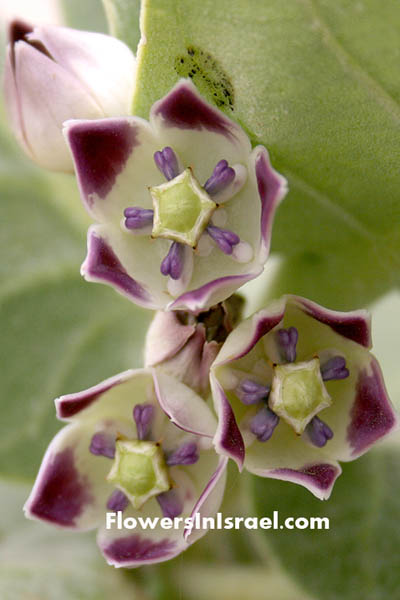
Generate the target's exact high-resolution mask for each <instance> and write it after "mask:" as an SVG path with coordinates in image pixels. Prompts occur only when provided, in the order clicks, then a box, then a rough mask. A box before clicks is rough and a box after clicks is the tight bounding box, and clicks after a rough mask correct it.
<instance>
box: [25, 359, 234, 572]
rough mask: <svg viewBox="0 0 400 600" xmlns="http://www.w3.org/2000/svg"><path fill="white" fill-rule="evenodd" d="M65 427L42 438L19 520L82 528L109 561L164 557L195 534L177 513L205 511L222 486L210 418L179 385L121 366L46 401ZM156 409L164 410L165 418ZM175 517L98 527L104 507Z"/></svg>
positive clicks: (210, 510)
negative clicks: (176, 524)
mask: <svg viewBox="0 0 400 600" xmlns="http://www.w3.org/2000/svg"><path fill="white" fill-rule="evenodd" d="M56 407H57V415H58V417H59V418H60V419H61V420H63V421H67V422H69V424H68V425H67V426H66V427H65V428H64V429H62V430H61V431H60V432H59V433H58V434H57V435H56V437H55V438H54V439H53V441H52V442H51V444H50V446H49V448H48V450H47V452H46V454H45V457H44V459H43V462H42V466H41V468H40V471H39V474H38V477H37V480H36V483H35V486H34V488H33V490H32V492H31V495H30V497H29V499H28V500H27V503H26V505H25V513H26V516H27V517H29V518H33V519H40V520H42V521H46V522H48V523H51V524H53V525H56V526H59V527H64V528H67V529H71V530H76V531H83V530H88V529H93V528H98V529H99V532H98V544H99V546H100V549H101V551H102V553H103V554H104V556H105V558H106V559H107V561H108V562H109V563H110V564H112V565H114V566H116V567H136V566H140V565H143V564H150V563H154V562H160V561H165V560H169V559H170V558H173V557H174V556H177V555H178V554H180V553H181V552H183V551H184V550H185V549H186V548H187V547H188V546H189V545H190V544H191V543H193V542H194V541H195V540H196V539H198V538H199V537H201V536H202V535H204V533H205V530H200V529H194V530H190V528H189V529H187V528H186V529H185V528H184V526H183V525H184V519H185V518H189V517H192V518H193V517H194V516H195V514H197V513H199V514H200V515H201V516H213V515H214V514H215V513H216V511H217V510H218V508H219V505H220V503H221V500H222V496H223V492H224V487H225V473H226V462H227V459H226V458H225V457H222V458H221V457H218V456H217V455H216V453H215V451H214V448H213V446H212V437H213V435H214V433H215V428H216V421H215V417H214V415H213V414H212V412H211V410H210V409H209V408H208V406H207V405H206V403H205V402H204V401H203V400H202V399H201V398H200V397H198V396H196V394H194V393H193V392H192V391H191V390H190V389H189V388H187V387H186V386H185V385H184V384H182V383H180V382H179V381H175V380H174V379H173V378H172V377H170V376H169V375H167V374H165V373H158V372H157V371H156V370H154V369H141V370H136V371H132V370H130V371H126V372H124V373H121V374H120V375H117V376H116V377H113V378H111V379H108V380H106V381H104V382H103V383H101V384H99V385H97V386H95V387H93V388H90V389H88V390H86V391H84V392H80V393H77V394H70V395H68V396H62V397H61V398H58V399H57V400H56ZM166 414H167V415H168V416H166ZM107 511H108V512H110V511H112V512H118V511H122V512H123V516H124V518H125V517H133V518H137V517H138V516H142V517H151V518H154V517H160V518H162V517H168V518H170V519H173V518H175V517H176V518H181V519H182V527H180V528H177V529H170V530H165V529H162V527H161V525H160V523H159V522H158V524H157V526H156V527H155V528H154V529H151V528H149V529H139V530H135V531H134V532H130V531H128V530H124V529H116V528H111V529H107V528H106V512H107Z"/></svg>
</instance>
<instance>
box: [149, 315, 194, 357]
mask: <svg viewBox="0 0 400 600" xmlns="http://www.w3.org/2000/svg"><path fill="white" fill-rule="evenodd" d="M195 331H196V327H195V326H194V325H183V324H182V323H181V322H180V321H179V319H178V316H177V314H176V312H164V311H161V310H160V311H157V312H156V314H155V316H154V319H153V320H152V322H151V324H150V327H149V329H148V331H147V334H146V344H145V350H144V356H145V358H144V363H145V365H146V366H149V367H152V366H154V365H156V364H157V363H160V362H163V361H165V360H168V359H169V358H172V357H173V356H174V355H175V354H176V353H177V352H178V351H179V350H180V349H181V348H182V347H183V346H184V345H185V344H186V342H187V341H188V340H189V338H190V337H191V336H192V335H193V334H194V332H195Z"/></svg>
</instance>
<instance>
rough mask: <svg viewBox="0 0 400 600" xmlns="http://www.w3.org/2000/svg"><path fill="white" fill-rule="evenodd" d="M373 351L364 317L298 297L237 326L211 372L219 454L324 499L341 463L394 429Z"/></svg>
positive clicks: (363, 313)
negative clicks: (217, 422)
mask: <svg viewBox="0 0 400 600" xmlns="http://www.w3.org/2000/svg"><path fill="white" fill-rule="evenodd" d="M370 347H371V336H370V318H369V314H368V313H367V311H363V310H360V311H353V312H336V311H332V310H328V309H326V308H323V307H321V306H319V305H318V304H315V303H313V302H311V301H309V300H306V299H304V298H300V297H296V296H290V295H288V296H284V297H283V298H282V299H280V300H277V301H274V302H272V303H271V304H270V305H269V306H268V307H267V308H265V309H264V310H261V311H259V312H257V313H256V314H254V315H253V316H252V317H250V318H248V319H246V320H245V321H243V322H242V323H240V325H239V326H238V327H237V328H236V329H235V330H234V331H233V332H232V333H231V334H230V335H229V336H228V338H227V340H226V342H225V344H224V345H223V346H222V348H221V350H220V352H219V354H218V357H217V359H216V361H215V362H214V364H213V366H212V367H211V387H212V390H213V396H214V402H215V407H216V410H217V413H218V415H219V425H218V430H217V433H216V436H215V438H214V443H215V447H216V450H217V452H219V453H221V454H222V455H224V456H228V457H231V458H233V459H234V460H235V461H236V462H237V464H238V466H239V468H240V469H241V468H242V467H243V466H244V467H245V468H246V469H248V470H249V471H250V472H251V473H254V474H255V475H260V476H262V477H272V478H276V479H283V480H288V481H293V482H295V483H299V484H301V485H303V486H305V487H306V488H308V489H309V490H310V491H311V492H312V493H313V494H315V495H316V496H317V497H318V498H321V499H326V498H328V497H329V495H330V493H331V490H332V487H333V484H334V482H335V480H336V478H337V477H338V476H339V475H340V473H341V468H340V465H339V462H338V461H351V460H354V459H355V458H357V457H358V456H360V455H362V454H363V453H364V452H366V451H367V450H368V449H369V448H370V447H371V446H372V445H373V444H375V442H377V441H379V440H380V439H382V438H383V437H384V436H386V435H387V434H388V433H389V432H391V431H392V430H393V429H394V428H395V426H396V425H397V417H396V415H395V412H394V409H393V407H392V405H391V403H390V400H389V398H388V396H387V393H386V389H385V385H384V382H383V378H382V373H381V371H380V368H379V365H378V363H377V361H376V359H375V358H374V357H373V356H372V354H371V353H370V352H369V349H370Z"/></svg>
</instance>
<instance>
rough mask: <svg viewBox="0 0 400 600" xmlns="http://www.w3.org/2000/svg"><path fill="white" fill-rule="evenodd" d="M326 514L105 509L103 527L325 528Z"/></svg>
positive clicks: (189, 528)
mask: <svg viewBox="0 0 400 600" xmlns="http://www.w3.org/2000/svg"><path fill="white" fill-rule="evenodd" d="M329 525H330V523H329V518H328V517H286V518H284V519H282V521H280V519H279V512H278V511H277V510H274V511H273V513H272V517H271V518H270V517H224V516H223V515H222V513H220V512H218V513H217V514H216V515H215V517H202V516H201V515H200V514H199V513H196V515H195V516H194V517H186V518H183V517H175V518H174V519H170V518H169V517H125V518H124V517H123V514H122V512H121V511H119V512H107V513H106V528H107V529H113V528H116V529H155V528H156V527H158V526H159V527H161V528H162V529H181V528H183V529H185V530H188V531H191V530H192V529H241V528H245V529H275V530H276V529H329Z"/></svg>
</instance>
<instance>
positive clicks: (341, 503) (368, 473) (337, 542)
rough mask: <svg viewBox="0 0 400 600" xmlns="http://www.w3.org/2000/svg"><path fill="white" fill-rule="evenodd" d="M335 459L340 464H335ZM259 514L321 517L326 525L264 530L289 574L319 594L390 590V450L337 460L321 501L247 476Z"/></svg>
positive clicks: (395, 476)
mask: <svg viewBox="0 0 400 600" xmlns="http://www.w3.org/2000/svg"><path fill="white" fill-rule="evenodd" d="M342 466H343V465H342ZM253 485H254V487H253V491H254V503H255V508H256V513H257V514H258V515H259V516H260V517H263V516H268V517H270V516H272V514H273V511H274V510H278V511H279V522H280V523H281V524H282V523H283V522H284V519H286V518H287V517H294V518H297V517H306V518H307V519H310V518H311V517H328V518H329V520H330V529H329V530H317V529H314V530H312V529H303V530H300V529H285V530H275V531H272V530H270V531H268V530H265V531H264V532H263V533H264V539H265V540H266V542H267V543H268V544H271V545H272V548H273V550H275V551H276V553H277V555H278V556H279V558H280V560H281V562H282V565H283V566H284V567H285V568H286V569H287V571H288V573H289V574H292V575H294V576H295V577H296V578H297V580H298V582H299V583H301V584H302V585H303V587H304V588H305V589H306V590H308V591H309V592H311V593H313V594H315V595H316V597H318V598H323V599H324V600H337V599H338V598H341V599H342V600H387V598H394V597H396V594H397V593H398V589H399V585H400V576H399V569H398V555H399V543H400V535H399V528H398V523H399V519H400V504H399V501H398V499H399V494H400V465H399V460H398V453H397V451H396V452H393V453H392V452H390V451H389V450H387V449H385V450H384V449H383V448H381V449H379V450H375V451H374V452H371V453H370V454H368V455H367V456H365V457H363V458H361V459H360V460H358V461H356V462H354V463H349V464H345V465H344V469H343V474H342V475H341V476H340V477H339V479H338V480H337V482H336V484H335V488H334V490H333V493H332V496H331V498H330V499H329V500H328V501H327V502H321V501H320V500H317V499H316V498H314V497H313V496H312V495H311V494H310V492H308V491H307V490H305V489H304V488H301V487H300V486H297V485H294V484H291V483H287V482H280V481H274V480H271V479H262V478H256V477H255V478H254V482H253Z"/></svg>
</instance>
